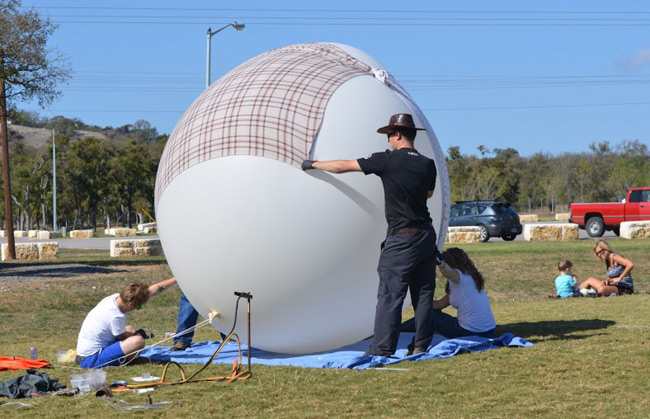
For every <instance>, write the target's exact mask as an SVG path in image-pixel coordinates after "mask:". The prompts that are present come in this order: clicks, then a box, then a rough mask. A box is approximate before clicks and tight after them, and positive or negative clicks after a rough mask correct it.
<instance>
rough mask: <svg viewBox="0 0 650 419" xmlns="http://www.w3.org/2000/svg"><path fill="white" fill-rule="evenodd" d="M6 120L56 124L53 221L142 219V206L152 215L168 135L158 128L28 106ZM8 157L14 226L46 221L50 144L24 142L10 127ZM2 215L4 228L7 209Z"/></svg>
mask: <svg viewBox="0 0 650 419" xmlns="http://www.w3.org/2000/svg"><path fill="white" fill-rule="evenodd" d="M12 120H13V124H14V125H25V126H31V127H41V128H51V129H54V130H55V139H54V140H55V150H56V189H57V190H56V203H57V227H66V229H68V230H71V229H83V228H97V227H98V226H100V225H101V226H105V227H106V228H109V227H111V226H116V225H119V226H129V227H132V226H133V224H137V223H141V222H144V221H147V220H148V217H147V215H146V214H151V216H154V215H153V214H154V210H153V208H154V188H155V179H156V172H157V170H158V162H159V161H160V156H161V155H162V151H163V148H164V146H165V143H166V141H167V136H166V135H159V134H158V133H157V131H156V129H155V128H152V127H151V125H150V124H149V123H148V122H146V121H142V120H140V121H137V122H136V123H135V124H129V125H125V126H122V127H119V128H112V127H106V128H99V127H88V126H86V125H85V124H83V123H82V122H81V121H79V120H69V119H66V118H64V117H61V116H57V117H54V118H52V119H49V120H48V119H41V118H40V117H38V116H35V115H34V114H30V113H27V112H15V113H14V114H13V119H12ZM89 128H91V130H92V131H95V132H96V133H97V135H96V136H93V133H90V134H89V135H86V136H80V135H79V133H78V130H79V129H84V130H88V129H89ZM9 159H10V161H11V162H12V163H11V164H12V170H11V180H10V182H11V185H12V191H11V192H12V194H11V198H12V204H13V207H14V220H13V225H14V226H15V227H16V228H17V229H19V230H32V229H51V228H52V224H53V201H54V195H53V154H52V145H49V146H47V147H34V146H29V145H27V144H26V142H25V141H23V140H22V139H21V137H20V135H19V134H18V133H17V132H15V131H12V132H11V136H10V146H9ZM2 206H4V203H2ZM2 211H3V212H2V214H4V208H2ZM0 221H1V223H2V226H3V228H4V227H5V225H6V220H5V217H2V219H1V220H0Z"/></svg>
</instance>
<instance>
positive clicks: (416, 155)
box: [407, 151, 419, 157]
mask: <svg viewBox="0 0 650 419" xmlns="http://www.w3.org/2000/svg"><path fill="white" fill-rule="evenodd" d="M407 154H408V155H409V156H415V157H418V156H419V154H418V153H414V152H412V151H407Z"/></svg>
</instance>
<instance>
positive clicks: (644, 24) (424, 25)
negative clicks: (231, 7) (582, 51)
mask: <svg viewBox="0 0 650 419" xmlns="http://www.w3.org/2000/svg"><path fill="white" fill-rule="evenodd" d="M394 20H395V19H392V20H391V21H390V22H380V23H363V22H353V23H345V22H336V23H327V22H282V21H278V22H255V21H252V22H246V25H247V26H255V25H260V26H339V27H340V26H363V27H365V26H382V27H385V26H411V27H414V26H417V27H428V26H442V27H448V26H459V27H466V26H476V27H646V26H650V21H649V22H648V23H508V22H505V23H499V22H494V23H414V22H410V21H407V22H395V21H394ZM52 21H53V22H54V23H66V24H67V23H77V24H111V25H112V24H116V25H133V24H137V25H205V24H207V23H208V22H176V21H136V20H133V21H102V20H52ZM209 23H210V24H215V25H217V24H219V25H221V24H227V23H229V22H215V21H210V22H209Z"/></svg>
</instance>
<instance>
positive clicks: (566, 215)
mask: <svg viewBox="0 0 650 419" xmlns="http://www.w3.org/2000/svg"><path fill="white" fill-rule="evenodd" d="M569 218H571V213H570V212H560V213H557V214H555V219H556V220H557V221H569Z"/></svg>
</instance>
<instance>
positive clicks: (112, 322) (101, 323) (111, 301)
mask: <svg viewBox="0 0 650 419" xmlns="http://www.w3.org/2000/svg"><path fill="white" fill-rule="evenodd" d="M119 295H120V294H113V295H109V296H108V297H106V298H104V299H103V300H102V301H100V302H99V304H97V305H96V306H95V308H93V309H92V310H90V313H88V315H87V316H86V320H84V322H83V324H82V325H81V330H80V331H79V338H78V339H77V353H78V354H79V355H80V356H89V355H92V354H94V353H95V352H98V351H100V350H102V349H104V348H106V347H108V346H110V345H112V344H113V343H115V338H116V337H117V336H118V335H121V334H122V333H124V332H125V331H126V313H122V311H121V310H120V308H119V307H118V306H117V301H116V299H117V297H118V296H119Z"/></svg>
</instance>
